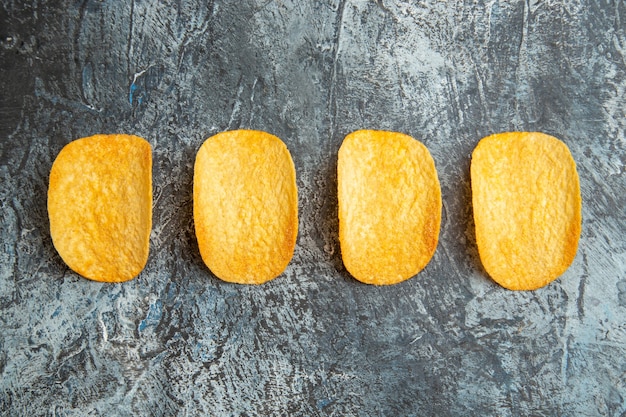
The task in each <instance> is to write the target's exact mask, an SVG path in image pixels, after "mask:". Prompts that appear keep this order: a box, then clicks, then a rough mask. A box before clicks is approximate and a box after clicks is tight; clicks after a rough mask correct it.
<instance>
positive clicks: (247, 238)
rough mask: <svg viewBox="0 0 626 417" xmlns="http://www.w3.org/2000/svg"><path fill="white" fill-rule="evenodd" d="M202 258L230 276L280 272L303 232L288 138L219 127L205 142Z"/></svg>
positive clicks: (197, 214) (200, 179) (199, 221)
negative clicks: (299, 231)
mask: <svg viewBox="0 0 626 417" xmlns="http://www.w3.org/2000/svg"><path fill="white" fill-rule="evenodd" d="M193 199H194V202H193V211H194V221H195V227H196V236H197V238H198V246H199V248H200V254H201V256H202V259H203V260H204V262H205V263H206V265H207V266H208V267H209V269H210V270H211V271H212V272H213V273H214V274H215V275H216V276H217V277H218V278H221V279H222V280H224V281H228V282H235V283H239V284H262V283H264V282H266V281H269V280H271V279H273V278H275V277H277V276H278V275H280V274H281V273H282V272H283V271H284V270H285V268H286V267H287V264H289V261H290V260H291V257H292V256H293V251H294V247H295V244H296V237H297V234H298V192H297V188H296V171H295V167H294V165H293V161H292V160H291V155H290V154H289V150H288V149H287V147H286V146H285V144H284V143H283V142H282V141H281V140H280V139H279V138H277V137H276V136H273V135H270V134H269V133H265V132H260V131H254V130H234V131H228V132H223V133H219V134H217V135H215V136H213V137H211V138H209V139H207V140H206V141H205V142H204V144H203V145H202V146H201V147H200V150H199V151H198V155H197V157H196V164H195V168H194V184H193Z"/></svg>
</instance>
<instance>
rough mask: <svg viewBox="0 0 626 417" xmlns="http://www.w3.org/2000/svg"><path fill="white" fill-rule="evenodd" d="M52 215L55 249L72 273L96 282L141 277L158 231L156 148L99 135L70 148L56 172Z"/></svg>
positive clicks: (126, 138) (51, 194)
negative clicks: (154, 214)
mask: <svg viewBox="0 0 626 417" xmlns="http://www.w3.org/2000/svg"><path fill="white" fill-rule="evenodd" d="M48 214H49V217H50V234H51V235H52V241H53V243H54V246H55V247H56V249H57V251H58V252H59V255H61V258H63V260H64V261H65V263H67V265H68V266H69V267H70V268H71V269H73V270H74V271H76V272H77V273H79V274H80V275H82V276H84V277H85V278H89V279H92V280H94V281H105V282H122V281H127V280H129V279H132V278H134V277H135V276H137V275H138V274H139V273H140V272H141V270H142V269H143V267H144V266H145V264H146V261H147V260H148V251H149V244H150V242H149V239H150V229H151V228H152V150H151V148H150V144H149V143H148V142H146V141H145V140H144V139H142V138H139V137H137V136H131V135H95V136H90V137H87V138H83V139H78V140H75V141H73V142H71V143H69V144H68V145H66V146H65V147H64V148H63V149H62V150H61V152H60V153H59V155H58V156H57V158H56V160H55V161H54V164H53V165H52V169H51V171H50V188H49V189H48Z"/></svg>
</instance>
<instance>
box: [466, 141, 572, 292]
mask: <svg viewBox="0 0 626 417" xmlns="http://www.w3.org/2000/svg"><path fill="white" fill-rule="evenodd" d="M471 177H472V201H473V206H474V221H475V223H476V241H477V244H478V252H479V255H480V259H481V261H482V263H483V266H484V267H485V270H486V271H487V273H488V274H489V275H490V276H491V277H492V278H493V279H494V280H495V281H496V282H497V283H498V284H500V285H502V286H503V287H505V288H508V289H511V290H534V289H536V288H540V287H543V286H544V285H547V284H548V283H550V282H551V281H553V280H554V279H556V278H557V277H558V276H559V275H561V274H562V273H563V272H565V270H566V269H567V268H568V267H569V266H570V264H571V263H572V261H573V260H574V256H575V255H576V249H577V247H578V238H579V236H580V228H581V198H580V186H579V183H578V173H577V172H576V163H575V162H574V159H573V158H572V156H571V154H570V152H569V149H568V148H567V146H566V145H565V144H564V143H563V142H561V141H560V140H558V139H557V138H554V137H552V136H548V135H545V134H543V133H536V132H532V133H530V132H512V133H500V134H496V135H492V136H488V137H486V138H484V139H482V140H481V141H480V143H479V144H478V146H476V149H475V150H474V153H473V155H472V166H471Z"/></svg>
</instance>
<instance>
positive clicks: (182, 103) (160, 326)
mask: <svg viewBox="0 0 626 417" xmlns="http://www.w3.org/2000/svg"><path fill="white" fill-rule="evenodd" d="M24 3H31V2H24ZM0 71H1V72H0V91H1V93H0V100H1V107H0V205H1V210H0V233H1V236H2V250H1V251H0V374H1V377H0V412H2V414H3V415H23V416H37V415H48V416H79V415H151V416H171V415H180V416H192V415H218V416H222V415H223V416H230V415H248V416H252V415H301V416H325V415H335V416H350V415H355V416H405V415H406V416H408V415H413V416H423V415H438V416H445V415H498V416H522V415H570V416H574V415H575V416H596V415H600V416H616V415H626V414H625V413H626V238H625V236H626V212H625V210H626V209H625V207H626V140H625V137H626V114H625V109H626V3H624V2H623V1H605V0H603V1H577V0H574V1H569V0H561V1H559V0H554V1H538V0H527V1H525V2H524V1H510V2H505V1H497V0H492V1H471V2H470V1H468V2H456V1H450V2H440V1H425V2H415V1H411V2H400V1H388V0H379V1H354V0H352V1H337V0H324V1H311V0H302V1H300V0H282V1H280V0H276V1H271V0H270V1H243V2H241V1H219V0H216V1H209V2H204V1H199V0H195V1H194V0H190V1H171V2H157V1H133V2H123V1H95V0H91V1H89V0H88V1H57V2H54V1H50V2H46V1H40V2H32V4H22V2H14V1H9V0H4V1H2V6H1V7H0ZM236 128H251V129H259V130H264V131H267V132H270V133H273V134H275V135H277V136H279V137H280V138H281V139H283V141H284V142H285V143H286V144H287V146H288V148H289V149H290V151H291V153H292V155H293V158H294V161H295V165H296V169H297V176H298V180H297V183H298V187H299V210H300V226H299V227H300V232H299V237H298V241H297V246H296V250H295V254H294V257H293V260H292V262H291V264H290V265H289V266H288V267H287V270H286V271H285V273H284V274H283V275H281V276H280V277H278V278H277V279H275V280H273V281H271V282H270V283H267V284H265V285H262V286H241V285H233V284H228V283H225V282H222V281H220V280H218V279H217V278H215V277H214V276H213V275H212V274H211V273H210V271H209V270H208V269H207V268H206V267H205V266H204V264H203V263H202V260H201V258H200V256H199V252H198V248H197V243H196V240H195V235H194V228H193V219H192V174H193V163H194V158H195V154H196V152H197V150H198V148H199V147H200V145H201V143H202V142H203V141H204V140H205V139H206V138H207V137H209V136H211V135H213V134H215V133H218V132H221V131H224V130H228V129H236ZM361 128H374V129H386V130H394V131H400V132H404V133H407V134H410V135H412V136H413V137H415V138H417V139H419V140H421V141H422V142H423V143H424V144H425V145H426V146H427V147H428V148H429V150H430V152H431V153H432V155H433V157H434V159H435V163H436V165H437V169H438V173H439V179H440V182H441V187H442V195H443V206H444V207H443V218H442V227H441V233H440V239H439V246H438V248H437V252H436V253H435V255H434V257H433V259H432V261H431V262H430V264H429V265H428V266H427V267H426V268H425V269H424V270H423V271H422V272H421V273H420V274H418V275H417V276H416V277H414V278H412V279H410V280H408V281H406V282H404V283H401V284H398V285H394V286H389V287H374V286H368V285H364V284H361V283H359V282H357V281H355V280H354V279H353V278H351V277H350V276H349V274H348V273H347V272H346V271H345V269H344V267H343V265H342V262H341V255H340V250H339V244H338V238H337V197H336V157H337V151H338V149H339V146H340V144H341V142H342V140H343V138H344V136H345V135H346V134H347V133H349V132H351V131H353V130H356V129H361ZM511 130H526V131H542V132H545V133H549V134H552V135H554V136H557V137H558V138H560V139H562V140H563V141H564V142H565V143H566V144H567V145H568V146H569V148H570V150H571V152H572V155H573V156H574V159H575V160H576V161H577V164H578V172H579V175H580V180H581V191H582V198H583V228H582V235H581V240H580V245H579V248H578V253H577V256H576V259H575V261H574V263H573V264H572V266H571V267H570V268H569V270H568V271H567V272H566V273H565V274H563V275H562V276H561V277H560V278H559V279H558V280H557V281H555V282H553V283H552V284H550V285H548V286H547V287H544V288H542V289H540V290H537V291H532V292H512V291H507V290H505V289H503V288H501V287H499V286H498V285H496V284H495V283H494V282H493V281H492V280H491V279H489V277H488V276H487V275H486V274H485V272H484V270H483V269H482V267H481V264H480V260H479V258H478V255H477V250H476V244H475V237H474V230H473V224H472V209H471V189H470V182H469V164H470V155H471V152H472V150H473V148H474V147H475V145H476V144H477V142H478V141H479V140H480V139H481V138H482V137H484V136H487V135H489V134H492V133H497V132H502V131H511ZM115 132H122V133H131V134H136V135H139V136H142V137H144V138H146V139H147V140H148V141H149V142H150V143H151V144H152V146H153V156H154V170H153V173H154V184H153V185H154V211H153V223H154V227H153V231H152V235H151V239H150V242H151V252H150V257H149V260H148V263H147V265H146V267H145V269H144V271H143V272H142V273H141V275H140V276H139V277H138V278H136V279H135V280H133V281H130V282H127V283H124V284H117V285H110V284H101V283H96V282H91V281H88V280H86V279H83V278H81V277H79V276H78V275H76V274H75V273H74V272H72V271H71V270H69V269H68V268H67V267H66V266H65V264H64V263H63V261H62V260H61V258H60V257H59V255H58V254H57V253H56V251H55V249H54V247H53V245H52V241H51V238H50V235H49V229H48V217H47V209H46V192H47V187H48V175H49V171H50V167H51V164H52V161H53V160H54V158H55V157H56V155H57V154H58V152H59V151H60V150H61V148H62V147H63V146H64V145H65V144H67V143H68V142H70V141H72V140H74V139H77V138H79V137H84V136H89V135H92V134H96V133H115Z"/></svg>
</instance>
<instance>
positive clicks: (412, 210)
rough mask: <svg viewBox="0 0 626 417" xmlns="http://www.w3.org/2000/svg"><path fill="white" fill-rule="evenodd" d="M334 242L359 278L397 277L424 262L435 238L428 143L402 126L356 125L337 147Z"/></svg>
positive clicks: (437, 192)
mask: <svg viewBox="0 0 626 417" xmlns="http://www.w3.org/2000/svg"><path fill="white" fill-rule="evenodd" d="M337 177H338V178H337V181H338V200H339V241H340V245H341V254H342V258H343V262H344V265H345V267H346V269H347V270H348V271H349V272H350V273H351V274H352V276H354V277H355V278H356V279H358V280H359V281H361V282H364V283H367V284H375V285H389V284H395V283H398V282H401V281H404V280H406V279H408V278H410V277H412V276H414V275H416V274H417V273H418V272H419V271H421V270H422V269H423V268H424V267H425V266H426V264H427V263H428V262H429V261H430V259H431V258H432V256H433V254H434V253H435V249H436V247H437V241H438V238H439V226H440V224H441V189H440V187H439V180H438V178H437V171H436V169H435V163H434V161H433V158H432V157H431V155H430V153H429V152H428V149H426V147H425V146H424V145H423V144H421V143H420V142H418V141H416V140H415V139H413V138H412V137H410V136H407V135H404V134H402V133H395V132H386V131H375V130H359V131H356V132H353V133H351V134H349V135H348V136H346V138H345V140H344V141H343V144H342V145H341V149H340V150H339V156H338V166H337Z"/></svg>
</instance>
